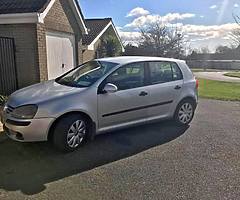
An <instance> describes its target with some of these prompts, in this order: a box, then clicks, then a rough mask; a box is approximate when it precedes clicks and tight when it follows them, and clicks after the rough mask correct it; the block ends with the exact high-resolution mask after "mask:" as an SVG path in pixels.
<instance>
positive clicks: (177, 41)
mask: <svg viewBox="0 0 240 200" xmlns="http://www.w3.org/2000/svg"><path fill="white" fill-rule="evenodd" d="M139 30H140V32H141V40H140V45H139V47H140V48H144V49H145V50H146V51H148V52H149V53H150V54H152V55H154V56H171V57H180V56H181V55H182V54H183V51H184V47H183V46H184V45H183V44H184V35H183V33H182V32H181V31H180V29H179V28H178V27H177V26H175V27H174V26H168V25H166V24H164V23H162V22H161V21H160V20H158V21H157V22H155V23H152V24H150V25H148V26H145V27H141V28H139Z"/></svg>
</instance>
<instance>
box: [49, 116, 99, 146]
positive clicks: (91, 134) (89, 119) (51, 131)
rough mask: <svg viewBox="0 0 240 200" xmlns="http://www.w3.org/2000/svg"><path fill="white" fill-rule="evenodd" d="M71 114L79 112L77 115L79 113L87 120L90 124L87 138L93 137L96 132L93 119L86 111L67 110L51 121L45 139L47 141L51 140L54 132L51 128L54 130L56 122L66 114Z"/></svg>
mask: <svg viewBox="0 0 240 200" xmlns="http://www.w3.org/2000/svg"><path fill="white" fill-rule="evenodd" d="M73 114H79V115H81V116H82V117H84V118H85V119H86V120H87V122H88V123H89V124H90V128H91V131H90V135H89V139H94V137H95V133H96V123H95V122H94V121H93V119H92V118H91V117H90V116H89V115H88V114H87V113H85V112H83V111H71V112H67V113H64V114H62V115H60V116H59V117H57V118H56V119H55V120H54V121H53V123H52V124H51V126H50V128H49V130H48V134H47V140H48V141H51V140H52V137H53V133H54V131H53V130H54V128H55V126H56V124H57V123H58V122H59V121H60V120H61V119H63V118H64V117H67V116H70V115H73Z"/></svg>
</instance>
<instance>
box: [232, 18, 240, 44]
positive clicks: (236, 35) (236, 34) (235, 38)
mask: <svg viewBox="0 0 240 200" xmlns="http://www.w3.org/2000/svg"><path fill="white" fill-rule="evenodd" d="M233 18H234V20H235V22H236V23H237V24H238V25H239V28H235V29H234V30H232V31H231V32H230V34H229V36H230V38H231V40H232V42H233V44H234V45H235V46H236V47H238V46H240V17H239V16H238V15H234V14H233Z"/></svg>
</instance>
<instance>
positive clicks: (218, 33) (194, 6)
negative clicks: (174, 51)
mask: <svg viewBox="0 0 240 200" xmlns="http://www.w3.org/2000/svg"><path fill="white" fill-rule="evenodd" d="M79 3H80V6H81V8H82V11H83V14H84V16H85V18H104V17H112V18H113V22H114V24H115V26H116V27H117V30H118V31H119V34H120V36H121V38H122V40H123V41H124V42H125V43H132V44H134V45H136V44H137V42H138V41H139V37H140V33H139V29H138V27H144V26H146V25H149V24H151V23H154V22H156V21H157V20H158V21H159V19H161V21H162V22H164V23H166V24H168V25H171V26H172V25H173V26H177V27H178V28H179V29H180V30H181V31H182V32H183V34H184V36H185V40H186V44H187V45H188V46H189V47H190V48H192V49H200V48H202V47H208V48H209V49H210V51H214V50H215V48H216V47H217V46H219V45H231V44H232V40H231V38H230V36H229V35H230V32H231V31H232V30H233V29H235V28H237V27H238V25H237V24H236V23H235V21H234V18H233V15H239V16H240V0H198V1H196V0H195V1H194V0H79Z"/></svg>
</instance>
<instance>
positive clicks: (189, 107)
mask: <svg viewBox="0 0 240 200" xmlns="http://www.w3.org/2000/svg"><path fill="white" fill-rule="evenodd" d="M195 108H196V103H195V102H194V101H193V100H191V99H185V100H183V101H181V102H180V103H179V105H178V106H177V109H176V112H175V115H174V119H175V121H176V122H177V124H179V125H188V124H190V123H191V121H192V120H193V117H194V112H195Z"/></svg>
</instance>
